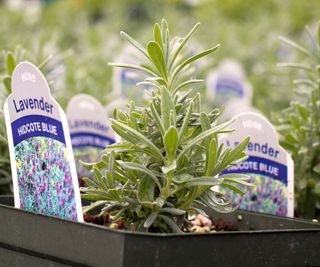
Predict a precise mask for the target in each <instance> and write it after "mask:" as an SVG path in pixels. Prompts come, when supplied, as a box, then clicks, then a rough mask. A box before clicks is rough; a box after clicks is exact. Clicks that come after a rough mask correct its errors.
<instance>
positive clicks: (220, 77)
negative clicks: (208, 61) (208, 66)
mask: <svg viewBox="0 0 320 267" xmlns="http://www.w3.org/2000/svg"><path fill="white" fill-rule="evenodd" d="M206 80H207V98H208V100H209V101H211V102H215V103H216V104H218V105H227V104H228V102H229V101H231V100H238V102H239V101H240V102H241V105H248V106H250V105H251V98H252V88H251V85H250V84H249V83H248V82H247V81H246V79H245V74H244V70H243V68H242V66H241V65H240V64H239V63H238V62H237V61H234V60H230V59H229V60H224V61H222V62H221V64H220V65H219V66H218V68H217V69H216V70H214V71H211V72H209V73H208V76H207V79H206Z"/></svg>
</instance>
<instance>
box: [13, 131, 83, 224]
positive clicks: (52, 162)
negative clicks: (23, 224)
mask: <svg viewBox="0 0 320 267" xmlns="http://www.w3.org/2000/svg"><path fill="white" fill-rule="evenodd" d="M15 158H16V166H17V176H18V187H19V198H20V206H21V208H22V209H26V210H28V211H33V212H36V213H41V214H45V215H51V216H56V217H60V218H63V219H69V220H77V213H76V201H75V195H74V188H73V184H72V176H71V170H70V165H69V163H68V160H67V150H66V147H65V145H64V144H63V143H61V142H59V141H56V140H54V139H51V138H46V137H31V138H28V139H26V140H24V141H22V142H21V143H19V144H18V145H17V146H16V147H15Z"/></svg>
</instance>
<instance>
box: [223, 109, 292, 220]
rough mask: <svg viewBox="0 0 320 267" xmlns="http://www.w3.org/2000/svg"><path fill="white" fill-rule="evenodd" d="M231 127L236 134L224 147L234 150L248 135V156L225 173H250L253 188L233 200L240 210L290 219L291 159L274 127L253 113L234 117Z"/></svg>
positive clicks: (225, 142)
mask: <svg viewBox="0 0 320 267" xmlns="http://www.w3.org/2000/svg"><path fill="white" fill-rule="evenodd" d="M232 127H233V128H234V129H235V132H233V133H230V134H228V135H226V136H225V137H224V138H223V142H224V144H225V145H226V146H228V147H231V148H233V147H235V146H237V145H238V144H239V142H241V140H243V139H244V138H246V137H247V136H250V137H251V139H250V142H249V144H248V146H247V148H246V153H247V155H248V156H249V157H248V159H247V160H246V161H244V162H241V163H239V164H238V165H235V166H232V167H230V168H229V169H227V170H226V171H225V172H224V173H245V174H249V175H250V176H251V178H250V182H251V183H253V184H255V185H256V188H255V189H252V190H251V189H250V190H247V192H246V194H245V195H243V196H239V195H237V196H236V195H233V196H232V197H233V198H234V201H235V202H236V203H237V204H238V206H239V208H240V209H245V210H250V211H257V212H263V213H269V214H274V215H280V216H289V217H293V212H294V195H293V194H294V184H293V183H294V181H293V178H294V177H293V176H294V174H293V160H292V158H291V157H290V155H289V154H288V153H287V152H286V151H285V150H284V149H283V148H282V147H281V146H280V145H279V140H278V136H277V133H276V130H275V128H274V127H273V126H272V124H271V123H270V122H269V121H268V120H267V119H266V118H264V117H263V116H262V115H260V114H257V113H254V112H244V113H241V114H239V115H237V116H236V117H235V118H234V123H233V124H232Z"/></svg>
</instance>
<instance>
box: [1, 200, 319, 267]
mask: <svg viewBox="0 0 320 267" xmlns="http://www.w3.org/2000/svg"><path fill="white" fill-rule="evenodd" d="M12 205H13V198H12V197H0V266H112V267H117V266H125V267H129V266H130V267H134V266H139V267H143V266H148V267H153V266H157V267H160V266H161V267H162V266H164V267H168V266H179V267H180V266H181V267H184V266H210V267H212V266H214V267H219V266H268V267H269V266H290V267H293V266H299V267H301V266H320V254H319V250H320V225H319V224H318V223H312V222H310V221H305V220H301V219H290V218H284V217H276V216H270V215H263V214H258V213H251V212H244V211H238V212H236V213H233V214H229V215H226V216H223V217H224V218H225V219H226V220H228V221H230V222H232V223H234V224H237V226H238V228H239V231H236V232H219V233H208V234H143V233H132V232H126V231H119V230H111V229H107V228H105V227H100V226H97V225H92V224H87V223H76V222H71V221H66V220H61V219H57V218H53V217H49V216H44V215H39V214H34V213H31V212H27V211H24V210H20V209H16V208H13V207H12ZM211 215H212V216H216V214H211ZM219 216H220V215H219Z"/></svg>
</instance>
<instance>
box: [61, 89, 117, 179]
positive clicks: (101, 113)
mask: <svg viewBox="0 0 320 267" xmlns="http://www.w3.org/2000/svg"><path fill="white" fill-rule="evenodd" d="M67 117H68V122H69V128H70V135H71V143H72V147H73V151H74V154H75V157H76V158H77V159H81V160H83V161H85V162H95V161H97V160H98V159H99V156H100V152H101V150H103V149H105V148H106V146H108V145H110V144H112V143H114V142H115V135H114V133H113V131H112V129H111V127H110V125H109V124H108V123H107V116H106V112H105V109H104V107H103V106H102V105H101V104H100V102H99V101H98V100H97V99H96V98H94V97H92V96H90V95H86V94H79V95H76V96H74V97H73V98H71V100H70V101H69V104H68V107H67ZM78 165H79V166H77V170H78V178H79V182H81V178H82V177H84V176H91V174H90V173H89V172H88V171H86V169H85V168H84V167H83V166H81V164H78Z"/></svg>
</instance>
